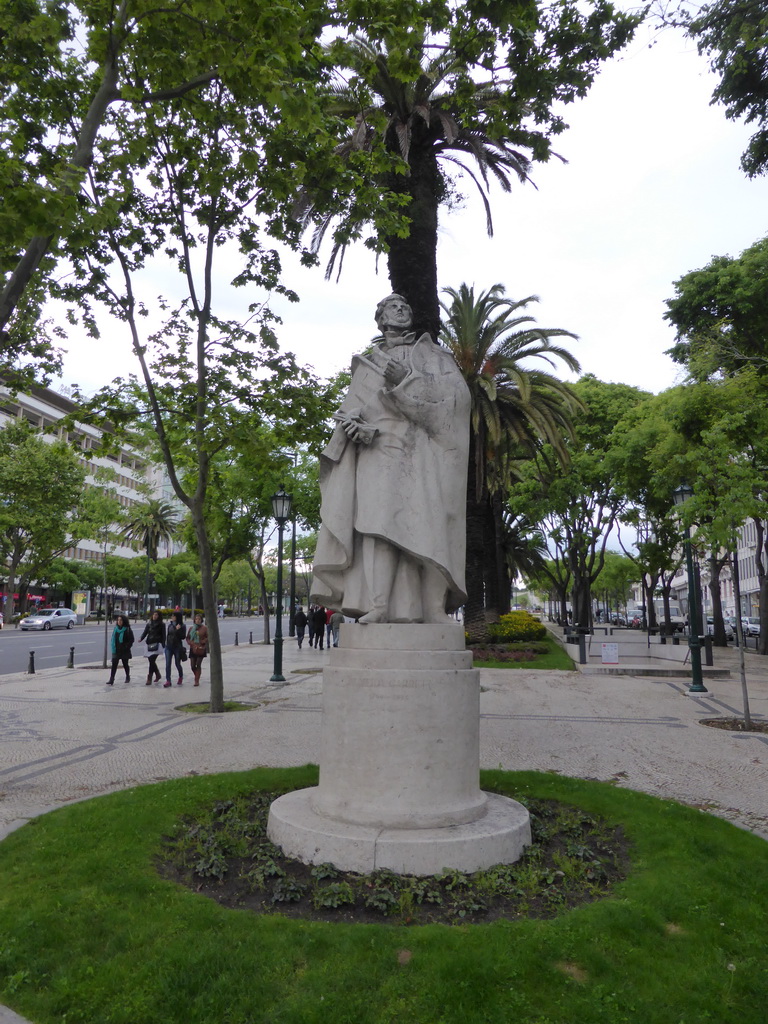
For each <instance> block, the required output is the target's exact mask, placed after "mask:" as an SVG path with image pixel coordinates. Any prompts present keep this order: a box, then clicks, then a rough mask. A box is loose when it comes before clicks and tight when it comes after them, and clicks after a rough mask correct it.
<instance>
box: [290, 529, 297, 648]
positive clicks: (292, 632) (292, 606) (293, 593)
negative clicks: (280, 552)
mask: <svg viewBox="0 0 768 1024" xmlns="http://www.w3.org/2000/svg"><path fill="white" fill-rule="evenodd" d="M288 614H289V618H288V636H296V621H295V619H296V516H294V517H293V524H292V527H291V598H290V611H289V613H288Z"/></svg>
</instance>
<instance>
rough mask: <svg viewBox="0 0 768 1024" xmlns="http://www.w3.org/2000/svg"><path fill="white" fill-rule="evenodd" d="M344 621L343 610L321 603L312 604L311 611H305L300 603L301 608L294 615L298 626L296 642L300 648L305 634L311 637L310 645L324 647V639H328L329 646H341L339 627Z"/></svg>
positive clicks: (294, 620)
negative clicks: (325, 606)
mask: <svg viewBox="0 0 768 1024" xmlns="http://www.w3.org/2000/svg"><path fill="white" fill-rule="evenodd" d="M342 622H344V616H343V615H342V614H341V612H337V611H334V610H333V609H332V608H323V606H322V605H321V604H311V605H310V606H309V611H307V612H305V611H304V609H303V607H302V606H301V605H299V609H298V611H297V612H296V614H295V615H294V617H293V624H294V626H295V627H296V643H297V645H298V648H299V650H301V646H302V644H303V643H304V634H305V633H306V634H307V635H308V637H309V646H310V647H319V648H320V650H321V651H322V649H323V639H324V638H325V639H326V640H327V643H328V646H329V647H330V646H331V641H333V646H334V647H338V646H339V627H340V626H341V624H342Z"/></svg>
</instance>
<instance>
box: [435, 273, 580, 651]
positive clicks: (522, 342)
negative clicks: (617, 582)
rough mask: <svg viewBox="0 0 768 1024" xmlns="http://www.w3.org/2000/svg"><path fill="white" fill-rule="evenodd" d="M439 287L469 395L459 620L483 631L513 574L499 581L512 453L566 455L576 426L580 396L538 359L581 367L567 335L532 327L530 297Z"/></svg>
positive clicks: (447, 339) (447, 331)
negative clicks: (562, 341)
mask: <svg viewBox="0 0 768 1024" xmlns="http://www.w3.org/2000/svg"><path fill="white" fill-rule="evenodd" d="M445 293H446V295H448V297H449V299H450V301H449V302H444V303H443V304H442V308H443V313H444V328H443V331H442V334H441V340H442V342H443V344H444V345H445V346H446V348H448V350H449V351H450V352H451V353H452V354H453V357H454V359H455V360H456V362H457V364H458V366H459V369H460V370H461V373H462V376H463V377H464V380H465V381H466V382H467V385H468V387H469V392H470V396H471V400H472V406H471V421H470V423H471V426H470V445H469V471H468V479H467V604H466V607H465V611H464V620H465V622H466V624H467V625H466V628H467V630H468V631H469V632H470V633H473V632H475V631H476V632H478V633H479V632H482V630H483V629H484V624H485V620H486V614H490V616H491V617H494V616H496V615H498V612H499V604H500V601H501V591H502V590H504V591H506V592H507V593H508V591H509V577H508V576H506V580H505V584H504V585H503V586H502V585H500V582H499V580H498V577H497V567H498V566H506V565H507V559H506V557H505V556H504V551H503V545H504V536H505V531H504V511H503V498H502V496H503V491H504V488H505V486H506V485H507V483H508V482H509V479H510V473H511V469H510V461H511V459H512V460H513V459H515V458H518V459H519V458H524V457H526V456H530V455H532V454H533V453H534V452H536V451H537V450H538V449H539V448H540V447H541V445H542V444H544V443H545V442H546V443H548V444H549V445H550V447H551V449H552V451H553V453H554V454H555V457H556V458H557V459H559V460H560V461H561V462H564V461H566V450H565V444H564V440H563V438H564V436H565V434H566V433H567V432H569V431H570V430H571V429H572V424H571V414H572V412H573V410H574V408H575V406H576V405H577V401H576V399H575V397H574V394H573V391H572V390H571V388H570V386H569V385H568V384H566V383H564V382H563V381H561V380H559V379H558V378H557V377H555V376H554V375H553V374H551V373H549V372H547V371H546V370H541V369H539V368H538V367H537V366H536V365H535V364H536V363H542V362H543V363H545V364H547V365H550V366H552V365H554V364H555V362H556V361H562V362H563V363H565V365H566V367H567V368H568V369H570V370H578V366H579V364H578V362H577V360H576V359H575V358H574V356H572V355H571V354H570V352H568V350H567V349H565V348H563V347H562V346H559V345H555V344H553V341H552V339H554V338H562V337H569V338H573V337H574V335H573V334H571V333H570V332H569V331H565V330H562V329H559V328H542V327H534V326H531V325H532V324H533V323H534V319H533V317H532V316H530V315H529V314H528V313H527V312H526V307H527V306H528V305H529V303H531V302H533V301H536V299H535V296H529V297H528V298H526V299H522V300H520V301H514V300H512V299H507V298H505V297H504V288H503V286H502V285H500V284H496V285H494V286H493V287H492V288H489V289H488V290H487V291H484V292H481V293H480V294H479V295H476V294H475V290H474V288H473V287H469V286H468V285H466V284H463V285H461V286H460V287H459V288H458V289H453V288H447V289H445ZM531 362H533V363H534V365H533V366H531V365H530V364H531ZM510 456H511V459H510Z"/></svg>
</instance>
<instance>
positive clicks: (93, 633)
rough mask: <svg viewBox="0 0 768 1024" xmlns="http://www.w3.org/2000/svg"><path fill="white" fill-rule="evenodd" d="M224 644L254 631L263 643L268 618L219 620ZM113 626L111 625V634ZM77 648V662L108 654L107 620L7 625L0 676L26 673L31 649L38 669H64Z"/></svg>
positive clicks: (0, 634) (136, 626) (1, 636)
mask: <svg viewBox="0 0 768 1024" xmlns="http://www.w3.org/2000/svg"><path fill="white" fill-rule="evenodd" d="M131 625H132V627H133V631H134V633H135V634H136V639H137V640H138V638H139V637H140V636H141V633H142V630H143V629H144V624H143V623H142V622H139V623H135V622H134V623H131ZM274 628H275V623H274V619H270V630H271V632H272V635H274ZM219 632H220V635H221V643H222V646H228V645H230V644H234V642H235V633H236V632H237V634H238V641H239V643H241V644H247V643H248V642H249V639H250V634H251V633H252V634H253V642H254V643H261V641H262V639H263V637H264V620H263V619H261V618H256V617H255V616H252V617H251V618H249V619H248V618H243V619H234V618H226V619H220V620H219ZM111 633H112V626H111V625H110V626H109V627H108V634H107V636H108V637H109V636H110V635H111ZM283 635H284V636H288V619H287V618H284V619H283ZM70 647H74V648H75V653H74V658H75V665H87V664H89V663H92V662H101V661H102V660H103V657H104V623H103V622H102V624H101V625H100V626H97V625H95V624H88V625H87V626H74V627H73V628H72V629H51V630H26V631H22V630H21V629H14V628H13V627H9V626H6V627H5V628H4V629H2V630H0V676H2V675H9V674H10V673H11V672H26V671H27V668H28V666H29V652H30V651H34V652H35V669H42V668H63V667H65V666H66V664H67V661H68V660H69V649H70Z"/></svg>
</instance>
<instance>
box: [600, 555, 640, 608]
mask: <svg viewBox="0 0 768 1024" xmlns="http://www.w3.org/2000/svg"><path fill="white" fill-rule="evenodd" d="M639 581H640V573H639V571H638V568H637V566H636V565H635V564H634V562H633V561H632V560H631V559H630V558H627V556H626V555H622V554H619V552H618V551H606V552H605V557H604V559H603V565H602V568H601V569H600V572H599V573H598V574H597V577H596V578H595V582H594V588H593V589H594V592H595V593H596V594H597V595H599V596H602V598H603V600H604V603H605V608H606V611H609V612H610V611H611V610H612V609H613V608H616V609H617V611H621V609H622V608H623V609H624V612H625V614H626V611H627V601H628V600H629V599H630V597H631V596H632V584H633V583H638V582H639Z"/></svg>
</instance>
